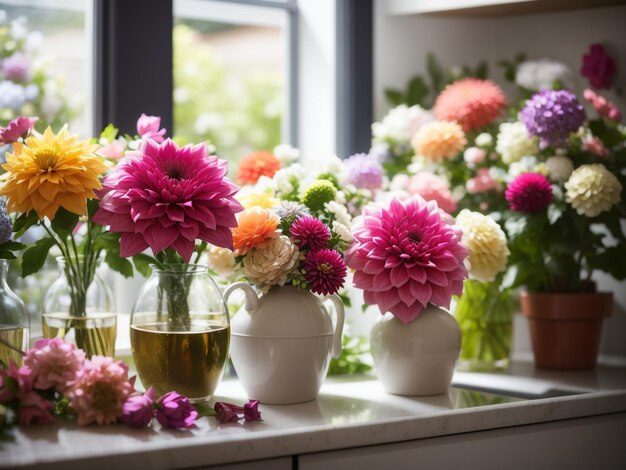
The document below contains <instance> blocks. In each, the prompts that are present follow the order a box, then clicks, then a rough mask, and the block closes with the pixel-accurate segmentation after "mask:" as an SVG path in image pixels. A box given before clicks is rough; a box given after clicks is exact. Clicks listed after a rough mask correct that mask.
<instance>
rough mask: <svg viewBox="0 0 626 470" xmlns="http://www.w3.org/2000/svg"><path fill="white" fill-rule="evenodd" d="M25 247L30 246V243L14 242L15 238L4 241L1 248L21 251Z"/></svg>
mask: <svg viewBox="0 0 626 470" xmlns="http://www.w3.org/2000/svg"><path fill="white" fill-rule="evenodd" d="M25 248H28V245H24V244H23V243H19V242H14V241H13V240H9V241H8V242H4V243H3V244H2V245H0V250H10V251H21V250H23V249H25Z"/></svg>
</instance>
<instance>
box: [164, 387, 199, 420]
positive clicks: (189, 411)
mask: <svg viewBox="0 0 626 470" xmlns="http://www.w3.org/2000/svg"><path fill="white" fill-rule="evenodd" d="M197 418H198V412H197V411H196V409H195V408H194V406H193V405H192V404H191V402H190V401H189V399H188V398H187V397H184V396H182V395H179V394H178V393H176V392H169V393H166V394H165V395H163V396H162V397H161V398H159V400H158V401H157V411H156V419H157V421H158V422H159V423H161V426H164V427H169V428H190V427H192V426H193V425H194V423H195V421H196V419H197Z"/></svg>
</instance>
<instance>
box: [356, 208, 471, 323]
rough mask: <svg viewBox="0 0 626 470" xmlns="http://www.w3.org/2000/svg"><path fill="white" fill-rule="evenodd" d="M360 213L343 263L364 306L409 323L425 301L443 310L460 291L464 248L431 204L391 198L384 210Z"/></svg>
mask: <svg viewBox="0 0 626 470" xmlns="http://www.w3.org/2000/svg"><path fill="white" fill-rule="evenodd" d="M363 215H364V217H363V221H362V222H361V223H360V224H359V225H357V226H356V228H355V229H354V238H355V241H354V242H353V245H352V246H351V247H350V249H349V250H348V253H347V254H346V261H347V264H348V266H349V267H350V268H353V269H354V270H355V273H354V281H353V282H354V286H355V287H358V288H359V289H363V290H364V299H365V302H366V303H367V304H370V305H378V307H379V308H380V311H381V312H382V313H385V312H391V313H392V314H393V315H395V316H396V318H398V319H399V320H400V321H402V322H403V323H409V322H411V321H413V320H415V319H416V318H417V317H418V316H419V315H420V313H421V312H422V310H423V309H424V308H425V307H426V306H427V305H428V304H429V303H432V304H434V305H437V306H441V307H446V308H447V307H449V306H450V300H451V298H452V295H453V294H456V295H460V294H461V293H462V291H463V280H464V279H466V278H467V269H466V268H465V265H464V261H465V258H467V256H468V255H469V250H468V249H467V248H465V247H464V246H463V245H462V244H461V231H460V229H458V228H457V227H455V226H453V225H451V224H450V223H448V222H447V221H445V220H444V219H443V217H444V215H443V213H442V211H441V210H440V209H439V208H438V206H437V203H436V202H434V201H429V202H426V201H425V200H424V199H423V198H421V197H420V196H414V197H412V198H410V199H408V200H406V201H405V202H404V203H403V202H401V201H399V200H398V199H393V200H392V201H391V204H390V206H389V208H380V207H365V208H364V209H363Z"/></svg>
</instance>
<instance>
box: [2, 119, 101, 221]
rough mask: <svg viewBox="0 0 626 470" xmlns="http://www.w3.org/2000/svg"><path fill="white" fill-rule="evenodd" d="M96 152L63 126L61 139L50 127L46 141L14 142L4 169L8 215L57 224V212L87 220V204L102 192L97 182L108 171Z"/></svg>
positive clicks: (37, 137) (38, 137) (32, 138)
mask: <svg viewBox="0 0 626 470" xmlns="http://www.w3.org/2000/svg"><path fill="white" fill-rule="evenodd" d="M96 147H97V146H95V145H91V144H89V142H88V141H86V140H78V136H76V135H71V134H70V133H69V131H68V130H67V126H64V127H63V128H62V129H61V130H60V131H59V133H58V134H57V135H55V134H54V132H52V130H51V129H50V127H48V128H47V129H46V131H45V132H44V133H43V135H41V134H39V133H35V132H34V133H33V134H31V135H30V136H29V137H28V138H26V141H25V142H24V143H20V142H15V143H14V144H13V153H7V162H6V163H5V164H4V165H2V168H4V170H5V171H6V173H5V174H4V175H2V183H3V186H2V189H0V195H2V196H7V209H8V210H9V212H22V213H27V212H30V211H31V210H34V211H35V212H37V215H38V216H39V218H40V219H43V218H44V217H48V219H50V220H52V219H54V216H55V215H56V213H57V210H58V209H59V207H62V208H64V209H66V210H67V211H69V212H72V213H74V214H79V215H86V214H87V199H95V198H96V195H95V194H94V192H93V191H94V189H100V188H102V185H101V184H100V180H99V178H98V177H99V176H100V175H102V174H104V173H105V172H106V171H107V166H106V165H105V163H104V161H103V159H102V158H100V157H98V156H97V155H95V154H94V150H95V149H96Z"/></svg>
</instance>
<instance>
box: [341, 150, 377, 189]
mask: <svg viewBox="0 0 626 470" xmlns="http://www.w3.org/2000/svg"><path fill="white" fill-rule="evenodd" d="M344 163H345V166H346V169H347V170H348V176H347V180H346V182H347V183H348V184H353V185H354V186H356V187H357V188H363V189H369V190H372V191H373V190H376V189H380V188H381V186H382V185H383V174H384V173H383V167H382V165H381V164H380V162H379V161H378V159H377V158H375V157H372V156H370V155H367V154H365V153H357V154H356V155H352V156H351V157H350V158H348V159H347V160H346V161H345V162H344Z"/></svg>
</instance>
